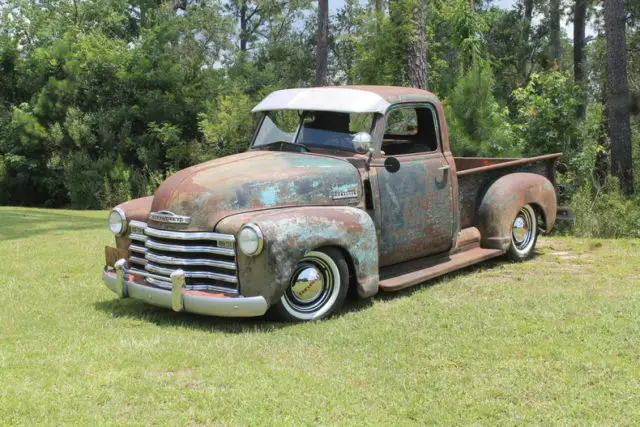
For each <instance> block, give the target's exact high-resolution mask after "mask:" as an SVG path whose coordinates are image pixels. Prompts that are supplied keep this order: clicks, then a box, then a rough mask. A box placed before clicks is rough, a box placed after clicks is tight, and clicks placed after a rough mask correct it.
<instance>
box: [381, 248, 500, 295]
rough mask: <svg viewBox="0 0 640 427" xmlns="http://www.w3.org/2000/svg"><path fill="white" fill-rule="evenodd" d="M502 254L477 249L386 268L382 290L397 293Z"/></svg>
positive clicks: (382, 278) (382, 276)
mask: <svg viewBox="0 0 640 427" xmlns="http://www.w3.org/2000/svg"><path fill="white" fill-rule="evenodd" d="M502 254H504V252H503V251H501V250H500V249H484V248H480V247H476V248H473V249H469V250H467V251H464V252H458V253H455V254H453V255H446V256H445V257H442V258H435V259H434V258H422V259H416V260H413V261H406V262H403V263H401V264H396V265H391V266H389V267H384V268H382V269H381V270H380V290H381V291H397V290H399V289H404V288H408V287H410V286H415V285H419V284H420V283H422V282H425V281H427V280H429V279H433V278H434V277H438V276H441V275H443V274H445V273H449V272H451V271H454V270H458V269H460V268H464V267H468V266H470V265H472V264H476V263H478V262H480V261H485V260H487V259H490V258H494V257H497V256H500V255H502Z"/></svg>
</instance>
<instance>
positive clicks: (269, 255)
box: [216, 206, 378, 303]
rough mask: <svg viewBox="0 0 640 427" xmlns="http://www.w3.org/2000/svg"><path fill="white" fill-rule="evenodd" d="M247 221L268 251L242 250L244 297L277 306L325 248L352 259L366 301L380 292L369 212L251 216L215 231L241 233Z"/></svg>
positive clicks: (317, 210) (312, 210)
mask: <svg viewBox="0 0 640 427" xmlns="http://www.w3.org/2000/svg"><path fill="white" fill-rule="evenodd" d="M248 222H251V223H254V224H257V225H258V227H260V229H261V230H262V233H263V235H264V249H263V250H262V252H261V253H260V254H259V255H257V256H254V257H248V256H246V255H244V254H243V253H242V252H241V251H238V254H237V257H238V274H239V281H240V288H241V292H242V295H244V296H255V295H262V296H264V297H265V298H267V300H269V302H270V303H273V302H275V300H276V299H277V298H279V297H280V296H281V295H282V293H283V292H284V290H285V288H286V286H288V284H289V279H290V277H291V274H292V273H293V269H294V267H295V265H296V264H297V263H298V261H299V260H300V259H302V257H304V255H305V253H306V252H308V251H311V250H314V249H318V248H321V247H326V246H334V247H338V248H340V249H342V250H343V252H345V253H346V255H348V256H347V261H348V262H350V263H351V266H352V267H353V273H354V279H355V281H356V283H355V284H356V287H357V291H358V294H359V295H360V296H361V297H363V298H364V297H368V296H371V295H374V294H376V293H377V292H378V241H377V236H376V230H375V226H374V223H373V220H372V219H371V217H370V216H369V215H368V214H367V213H366V212H365V211H363V210H361V209H357V208H353V207H347V206H345V207H342V206H340V207H334V206H316V207H300V208H287V209H274V210H268V211H261V212H250V213H243V214H238V215H233V216H230V217H227V218H225V219H223V220H222V221H220V222H219V223H218V225H217V226H216V231H218V232H221V233H230V234H236V233H237V232H238V231H239V229H240V227H241V226H242V224H245V223H248Z"/></svg>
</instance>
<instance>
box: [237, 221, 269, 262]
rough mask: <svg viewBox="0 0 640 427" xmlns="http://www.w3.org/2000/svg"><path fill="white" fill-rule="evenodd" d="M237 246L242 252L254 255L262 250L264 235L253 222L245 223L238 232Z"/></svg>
mask: <svg viewBox="0 0 640 427" xmlns="http://www.w3.org/2000/svg"><path fill="white" fill-rule="evenodd" d="M237 240H238V246H239V247H240V250H241V251H242V253H244V254H245V255H248V256H255V255H258V254H259V253H260V252H262V246H263V244H264V237H263V236H262V231H260V228H259V227H258V226H257V225H255V224H245V225H243V226H242V228H241V229H240V233H238V238H237Z"/></svg>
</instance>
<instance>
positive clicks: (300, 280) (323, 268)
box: [274, 248, 349, 322]
mask: <svg viewBox="0 0 640 427" xmlns="http://www.w3.org/2000/svg"><path fill="white" fill-rule="evenodd" d="M348 288H349V267H348V265H347V262H346V260H345V259H344V256H343V255H342V253H341V252H340V251H339V250H337V249H334V248H326V249H322V250H317V251H312V252H308V253H307V254H306V255H305V256H304V258H302V259H301V260H300V262H298V264H297V265H296V267H295V268H294V270H293V274H292V275H291V279H290V280H289V285H288V286H287V289H286V290H285V292H284V295H282V297H281V298H280V301H279V302H278V303H277V304H276V306H275V307H274V308H275V311H276V312H277V314H278V315H279V316H280V317H281V318H282V319H284V320H287V321H292V322H305V321H310V320H318V319H323V318H325V317H328V316H330V315H331V314H333V313H335V312H336V311H337V310H339V309H340V308H341V307H342V304H343V303H344V300H345V298H346V296H347V291H348Z"/></svg>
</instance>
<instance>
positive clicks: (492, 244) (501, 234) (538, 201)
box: [478, 173, 557, 251]
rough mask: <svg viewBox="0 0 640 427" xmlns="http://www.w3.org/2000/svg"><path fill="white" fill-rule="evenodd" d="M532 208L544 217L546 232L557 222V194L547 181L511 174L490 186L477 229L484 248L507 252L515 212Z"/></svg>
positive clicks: (531, 175)
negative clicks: (528, 206) (526, 207)
mask: <svg viewBox="0 0 640 427" xmlns="http://www.w3.org/2000/svg"><path fill="white" fill-rule="evenodd" d="M527 204H529V205H533V206H534V208H535V209H536V211H537V212H538V213H540V214H542V216H543V217H544V222H545V228H546V230H545V231H547V232H548V231H550V230H551V228H552V227H553V224H554V223H555V221H556V208H557V201H556V192H555V189H554V188H553V184H552V183H551V181H549V180H548V179H547V178H545V177H544V176H542V175H538V174H535V173H512V174H508V175H505V176H503V177H501V178H500V179H498V180H497V181H496V182H494V183H493V184H491V187H489V190H487V192H486V193H485V195H484V197H483V198H482V202H481V204H480V207H479V209H478V220H479V224H478V228H479V229H480V234H481V236H482V246H483V247H485V248H493V249H502V250H504V251H506V250H507V249H509V244H510V243H511V229H512V225H513V221H514V219H515V218H516V215H517V214H518V211H519V210H520V209H521V208H522V207H523V206H524V205H527Z"/></svg>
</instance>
